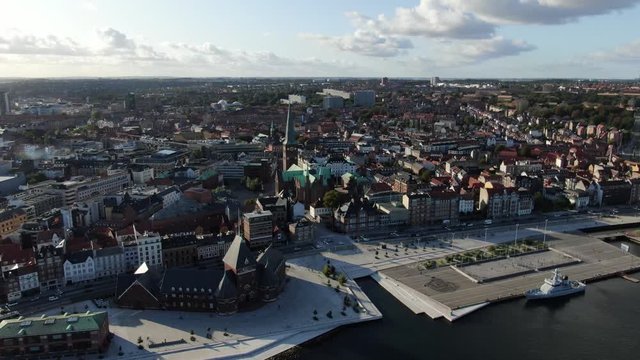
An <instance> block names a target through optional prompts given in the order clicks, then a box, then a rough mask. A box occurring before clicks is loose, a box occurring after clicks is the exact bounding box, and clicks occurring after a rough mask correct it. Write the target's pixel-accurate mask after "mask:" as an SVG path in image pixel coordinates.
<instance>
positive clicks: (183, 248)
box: [162, 233, 198, 268]
mask: <svg viewBox="0 0 640 360" xmlns="http://www.w3.org/2000/svg"><path fill="white" fill-rule="evenodd" d="M197 243H198V239H197V238H196V235H195V234H194V233H178V234H171V235H165V236H163V237H162V262H163V265H164V267H165V268H171V267H176V266H186V265H193V264H195V263H196V262H197V261H198V244H197Z"/></svg>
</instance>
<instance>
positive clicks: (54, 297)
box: [49, 295, 60, 301]
mask: <svg viewBox="0 0 640 360" xmlns="http://www.w3.org/2000/svg"><path fill="white" fill-rule="evenodd" d="M58 299H60V298H59V297H57V296H55V295H54V296H49V301H56V300H58Z"/></svg>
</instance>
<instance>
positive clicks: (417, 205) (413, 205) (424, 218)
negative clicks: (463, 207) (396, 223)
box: [402, 191, 460, 225]
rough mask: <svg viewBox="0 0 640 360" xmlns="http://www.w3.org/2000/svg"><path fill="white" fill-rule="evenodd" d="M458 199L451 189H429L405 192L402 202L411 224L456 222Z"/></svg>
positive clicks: (458, 210) (458, 208)
mask: <svg viewBox="0 0 640 360" xmlns="http://www.w3.org/2000/svg"><path fill="white" fill-rule="evenodd" d="M459 199H460V196H459V195H458V194H457V193H456V192H453V191H430V192H417V193H410V194H405V195H404V196H403V197H402V203H403V205H404V207H405V208H407V209H408V210H409V223H410V224H411V225H427V224H430V225H432V224H443V223H447V222H448V223H450V224H457V223H458V219H459V213H460V204H459V201H460V200H459Z"/></svg>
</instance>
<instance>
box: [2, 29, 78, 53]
mask: <svg viewBox="0 0 640 360" xmlns="http://www.w3.org/2000/svg"><path fill="white" fill-rule="evenodd" d="M0 53H3V54H18V55H60V56H83V55H87V54H88V53H89V50H88V49H87V48H85V47H82V46H80V45H78V44H77V43H76V42H75V41H73V40H71V39H69V38H59V37H56V36H54V35H49V36H46V37H38V36H34V35H22V34H13V35H9V36H5V37H3V36H0Z"/></svg>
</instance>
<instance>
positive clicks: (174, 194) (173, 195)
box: [147, 186, 182, 265]
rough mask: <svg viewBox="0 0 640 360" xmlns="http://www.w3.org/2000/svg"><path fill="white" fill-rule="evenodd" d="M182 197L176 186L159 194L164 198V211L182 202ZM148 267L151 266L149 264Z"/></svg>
mask: <svg viewBox="0 0 640 360" xmlns="http://www.w3.org/2000/svg"><path fill="white" fill-rule="evenodd" d="M181 195H182V193H181V192H180V189H178V188H177V187H175V186H172V187H170V188H167V189H164V190H163V191H161V192H159V193H158V196H160V197H161V198H162V208H163V209H166V208H167V207H169V206H170V205H171V204H173V203H175V202H176V201H178V200H180V196H181ZM147 265H149V263H147Z"/></svg>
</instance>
